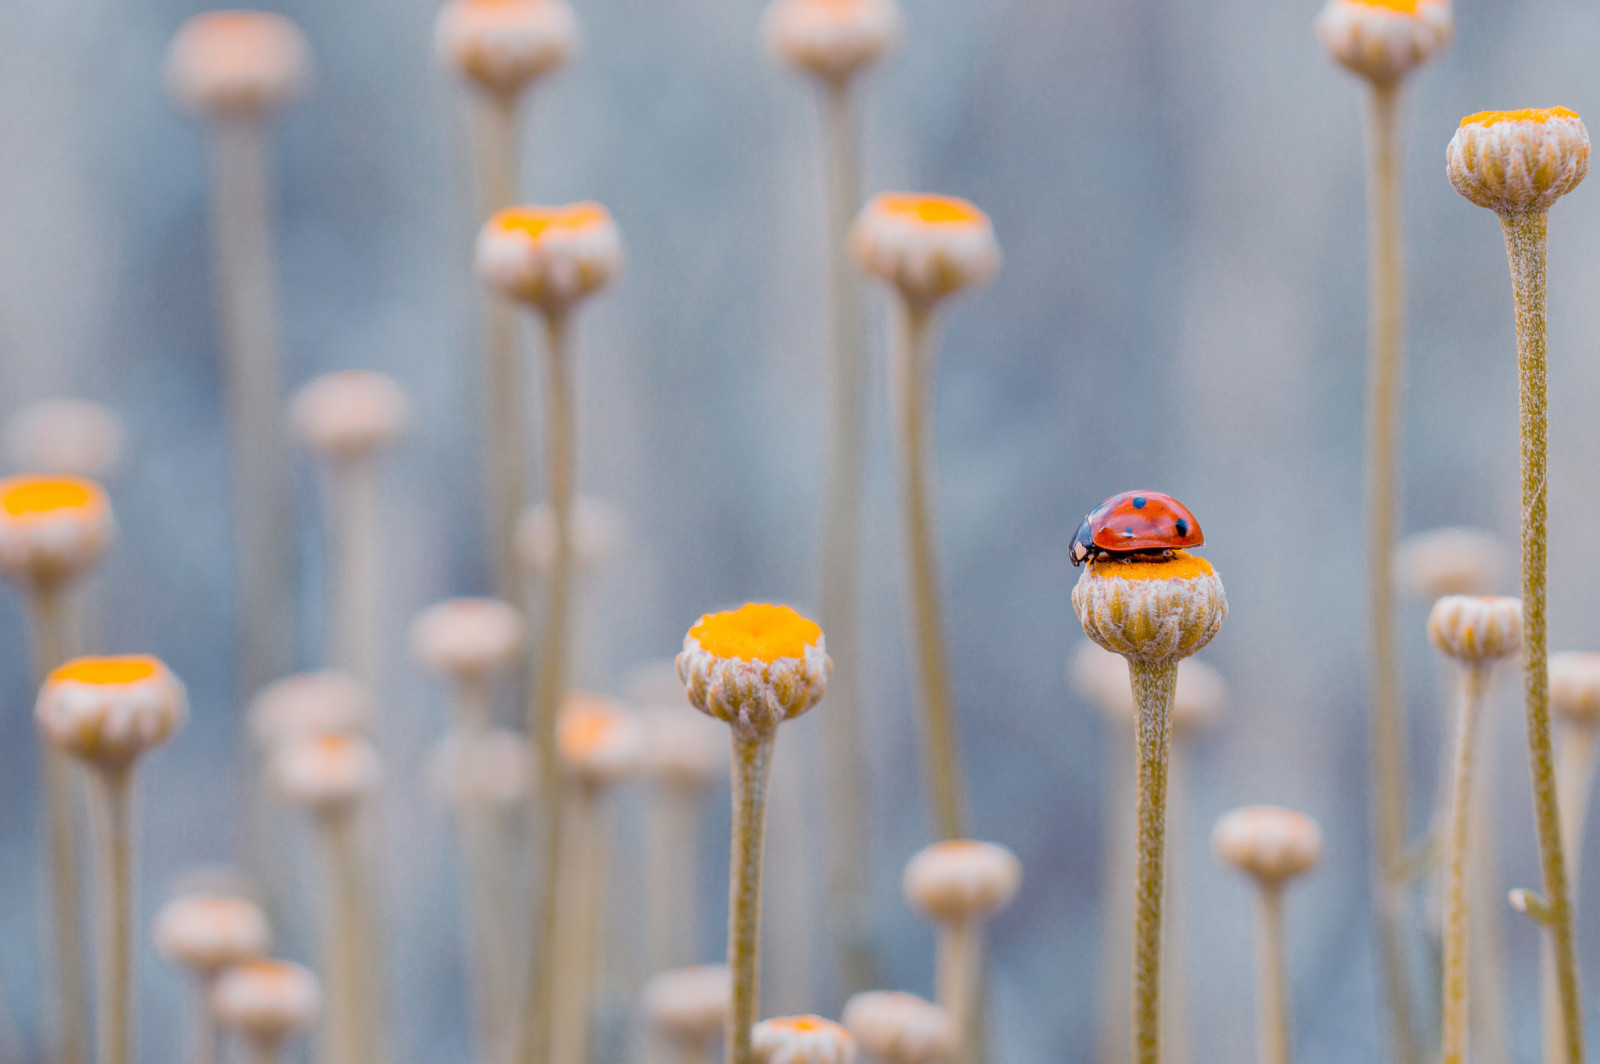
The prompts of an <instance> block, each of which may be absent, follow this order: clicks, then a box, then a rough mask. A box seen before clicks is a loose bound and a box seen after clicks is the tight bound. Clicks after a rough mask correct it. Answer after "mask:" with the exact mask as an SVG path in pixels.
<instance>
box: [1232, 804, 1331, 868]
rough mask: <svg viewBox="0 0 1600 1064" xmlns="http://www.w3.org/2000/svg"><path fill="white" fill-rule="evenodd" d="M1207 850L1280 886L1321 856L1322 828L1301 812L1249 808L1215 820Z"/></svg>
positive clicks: (1312, 865)
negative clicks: (1215, 824) (1209, 847)
mask: <svg viewBox="0 0 1600 1064" xmlns="http://www.w3.org/2000/svg"><path fill="white" fill-rule="evenodd" d="M1211 849H1212V852H1214V853H1215V854H1216V855H1217V856H1218V857H1219V858H1221V859H1222V860H1224V861H1226V862H1228V863H1229V864H1231V865H1233V866H1234V867H1235V868H1238V869H1239V870H1240V871H1243V872H1246V873H1248V874H1249V875H1252V876H1255V877H1256V878H1257V879H1260V880H1264V881H1266V882H1269V883H1280V882H1282V881H1284V880H1286V879H1292V878H1294V877H1295V876H1299V875H1304V874H1305V873H1306V872H1309V871H1311V869H1313V868H1315V867H1316V864H1317V861H1318V860H1319V859H1321V857H1322V829H1321V828H1319V827H1317V822H1316V821H1315V820H1312V819H1311V818H1310V817H1308V816H1306V815H1305V814H1304V813H1297V812H1295V811H1294V810H1292V809H1284V808H1282V807H1280V806H1275V805H1250V806H1245V807H1244V808H1242V809H1235V810H1233V811H1232V812H1231V813H1228V814H1226V815H1224V816H1223V818H1222V819H1221V820H1218V821H1217V826H1216V827H1215V828H1213V829H1212V831H1211Z"/></svg>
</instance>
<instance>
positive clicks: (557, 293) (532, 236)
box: [478, 202, 622, 310]
mask: <svg viewBox="0 0 1600 1064" xmlns="http://www.w3.org/2000/svg"><path fill="white" fill-rule="evenodd" d="M621 268H622V238H621V236H620V235H618V233H617V226H616V223H615V222H613V221H612V220H611V212H609V211H607V210H606V209H605V208H604V207H602V206H600V204H598V203H592V202H585V203H572V204H568V205H566V206H563V207H507V208H506V209H505V210H502V211H497V212H495V214H494V215H493V216H491V217H490V219H489V220H488V221H487V222H485V223H483V229H482V230H481V231H480V232H479V233H478V273H479V275H480V276H482V277H483V279H484V280H486V281H488V282H489V284H490V285H492V286H493V287H494V288H496V289H497V290H499V292H500V293H501V294H502V295H504V296H505V297H506V298H508V299H515V300H519V301H521V302H523V303H530V304H533V305H535V306H538V307H542V308H544V309H545V310H561V309H565V308H566V307H569V306H571V305H572V304H574V303H576V302H578V301H579V300H580V299H583V298H584V297H585V296H588V295H590V294H592V293H594V292H596V291H598V290H599V289H601V288H604V287H605V286H606V285H607V284H609V283H610V282H611V279H612V278H613V277H615V276H616V275H617V271H619V270H620V269H621Z"/></svg>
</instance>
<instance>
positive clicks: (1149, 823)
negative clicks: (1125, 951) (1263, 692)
mask: <svg viewBox="0 0 1600 1064" xmlns="http://www.w3.org/2000/svg"><path fill="white" fill-rule="evenodd" d="M1128 674H1129V677H1130V678H1131V679H1132V681H1133V694H1134V700H1135V701H1136V702H1137V703H1138V707H1139V708H1138V715H1137V717H1135V719H1134V739H1135V742H1136V744H1137V747H1138V759H1139V760H1138V771H1137V773H1136V783H1137V787H1138V798H1137V801H1136V804H1135V819H1136V821H1137V830H1138V859H1137V861H1136V863H1135V865H1134V868H1135V872H1134V888H1133V889H1134V917H1133V1060H1134V1064H1160V1061H1161V901H1162V893H1163V885H1164V876H1165V868H1166V847H1167V819H1166V812H1167V765H1168V761H1169V757H1170V750H1171V746H1172V694H1173V691H1174V689H1175V688H1176V686H1177V682H1178V663H1177V662H1176V661H1139V660H1137V659H1133V658H1130V659H1128Z"/></svg>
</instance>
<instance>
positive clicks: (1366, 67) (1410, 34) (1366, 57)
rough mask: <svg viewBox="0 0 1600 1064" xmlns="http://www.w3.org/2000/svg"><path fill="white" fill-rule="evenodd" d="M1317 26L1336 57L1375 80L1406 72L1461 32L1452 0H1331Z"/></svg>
mask: <svg viewBox="0 0 1600 1064" xmlns="http://www.w3.org/2000/svg"><path fill="white" fill-rule="evenodd" d="M1315 26H1316V30H1317V37H1318V38H1320V39H1321V41H1322V46H1323V47H1324V48H1326V49H1327V50H1328V54H1329V55H1330V56H1332V57H1333V59H1334V61H1335V62H1337V63H1339V64H1340V65H1341V66H1343V67H1345V68H1346V69H1348V70H1350V71H1352V72H1353V73H1356V74H1360V75H1361V76H1363V77H1365V78H1369V79H1371V80H1372V81H1375V82H1389V81H1397V80H1399V79H1400V78H1403V77H1405V76H1406V74H1408V73H1410V71H1411V69H1412V68H1413V67H1417V66H1420V65H1422V64H1423V63H1425V62H1427V61H1428V60H1429V59H1431V58H1432V57H1433V56H1435V55H1437V54H1438V53H1440V52H1442V51H1444V48H1445V46H1446V45H1448V44H1449V43H1450V38H1451V36H1452V35H1453V34H1454V32H1455V30H1454V26H1455V20H1454V19H1453V18H1452V16H1451V14H1450V3H1449V0H1328V3H1327V4H1326V5H1325V6H1324V7H1323V8H1322V11H1321V13H1320V14H1318V15H1317V19H1316V22H1315Z"/></svg>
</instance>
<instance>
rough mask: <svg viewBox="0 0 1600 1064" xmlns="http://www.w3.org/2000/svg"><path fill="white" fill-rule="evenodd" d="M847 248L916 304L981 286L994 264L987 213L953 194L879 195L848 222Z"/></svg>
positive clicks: (994, 249)
mask: <svg viewBox="0 0 1600 1064" xmlns="http://www.w3.org/2000/svg"><path fill="white" fill-rule="evenodd" d="M850 250H851V251H852V252H853V253H854V255H855V257H856V261H857V262H859V263H860V264H861V267H862V268H863V269H865V270H866V271H867V272H868V273H871V274H873V275H875V276H876V277H878V278H879V279H881V280H883V281H885V282H887V283H889V284H892V285H894V286H895V287H896V288H898V289H899V290H900V293H901V295H903V296H904V297H905V298H906V300H907V301H908V302H911V303H918V304H931V303H936V302H938V301H939V300H941V299H944V298H945V297H947V296H951V295H954V294H955V293H957V292H959V291H961V290H962V289H963V288H970V287H973V286H974V285H980V284H984V283H986V282H987V281H988V280H989V279H990V278H992V277H993V276H994V275H995V272H996V271H997V270H999V268H1000V245H999V243H998V242H996V240H995V236H994V226H993V225H991V224H990V222H989V216H988V215H987V214H984V213H983V212H982V211H980V210H979V209H978V208H977V207H975V206H973V205H972V204H971V203H968V202H967V201H966V200H964V199H957V198H956V197H954V196H927V195H919V194H917V193H911V192H882V193H879V194H878V195H876V196H874V197H873V198H872V199H871V200H870V201H869V202H868V203H867V205H866V206H865V207H863V208H861V213H860V214H858V215H856V220H855V222H854V223H853V224H852V225H851V226H850Z"/></svg>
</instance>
